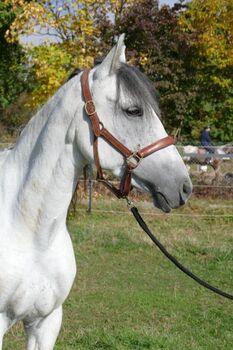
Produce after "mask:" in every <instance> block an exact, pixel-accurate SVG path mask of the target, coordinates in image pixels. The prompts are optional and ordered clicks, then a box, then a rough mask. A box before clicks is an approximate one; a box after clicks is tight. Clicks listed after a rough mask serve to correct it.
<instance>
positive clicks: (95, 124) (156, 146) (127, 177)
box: [81, 69, 174, 198]
mask: <svg viewBox="0 0 233 350" xmlns="http://www.w3.org/2000/svg"><path fill="white" fill-rule="evenodd" d="M89 72H90V70H89V69H86V70H85V71H84V72H83V74H82V76H81V85H82V92H83V97H84V101H85V111H86V114H87V115H88V117H89V119H90V121H91V125H92V131H93V134H94V141H93V154H94V161H95V165H96V168H97V181H100V182H102V183H103V184H104V185H105V186H106V187H107V188H108V189H109V190H110V191H111V192H112V193H114V194H115V196H117V197H118V198H126V197H127V195H128V194H129V192H130V190H131V189H132V185H131V179H132V170H134V169H135V168H136V167H137V166H138V165H139V164H140V162H141V161H142V159H143V158H146V157H148V156H149V155H150V154H152V153H154V152H157V151H159V150H161V149H163V148H165V147H168V146H170V145H173V144H174V139H173V137H171V136H166V137H164V138H162V139H160V140H158V141H156V142H154V143H152V144H150V145H149V146H146V147H144V148H142V149H140V150H137V151H134V152H133V151H131V150H129V149H128V148H127V147H126V146H124V145H123V144H122V143H121V142H120V141H118V140H117V139H116V138H115V137H114V136H113V135H112V134H111V133H110V132H109V131H108V130H107V129H106V128H105V127H104V125H103V123H102V122H101V121H100V119H99V117H98V114H97V112H96V108H95V104H94V101H93V99H92V95H91V92H90V88H89ZM99 137H102V138H103V139H104V140H106V141H107V142H108V143H109V144H110V145H111V146H112V147H114V148H115V149H116V150H117V151H118V152H119V153H121V154H122V155H123V157H124V158H125V171H124V174H123V176H122V179H121V182H120V187H119V188H117V187H115V186H114V185H113V184H112V183H111V182H110V181H108V180H107V179H105V177H104V174H103V170H102V167H101V164H100V159H99V152H98V138H99Z"/></svg>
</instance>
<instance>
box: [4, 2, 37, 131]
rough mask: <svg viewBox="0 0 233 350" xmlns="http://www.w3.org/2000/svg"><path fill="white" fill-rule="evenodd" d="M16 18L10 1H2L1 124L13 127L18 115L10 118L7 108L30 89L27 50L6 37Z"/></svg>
mask: <svg viewBox="0 0 233 350" xmlns="http://www.w3.org/2000/svg"><path fill="white" fill-rule="evenodd" d="M14 19H15V12H14V9H13V7H12V6H11V4H10V3H8V2H6V1H0V124H1V125H0V126H4V127H8V128H13V127H15V126H16V125H17V120H16V119H17V117H16V116H14V117H11V118H9V115H8V113H7V112H6V111H7V108H8V107H9V106H10V105H11V104H12V103H16V101H17V100H18V99H19V98H20V96H21V95H22V94H23V93H25V92H27V91H29V90H30V87H31V81H30V80H28V79H27V78H28V71H29V67H28V66H27V65H26V64H25V52H24V50H23V48H22V46H21V45H20V44H19V43H18V42H15V43H9V42H7V41H6V39H5V34H6V31H7V30H8V29H9V27H10V25H11V24H12V22H13V21H14Z"/></svg>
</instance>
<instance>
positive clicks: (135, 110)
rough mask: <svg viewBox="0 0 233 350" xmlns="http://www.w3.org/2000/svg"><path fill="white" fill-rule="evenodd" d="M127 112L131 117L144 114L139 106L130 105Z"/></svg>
mask: <svg viewBox="0 0 233 350" xmlns="http://www.w3.org/2000/svg"><path fill="white" fill-rule="evenodd" d="M125 112H126V113H127V114H128V115H129V116H130V117H141V116H142V115H143V110H142V109H141V108H139V107H137V106H134V107H129V108H127V109H126V110H125Z"/></svg>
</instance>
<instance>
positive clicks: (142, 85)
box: [116, 63, 160, 117]
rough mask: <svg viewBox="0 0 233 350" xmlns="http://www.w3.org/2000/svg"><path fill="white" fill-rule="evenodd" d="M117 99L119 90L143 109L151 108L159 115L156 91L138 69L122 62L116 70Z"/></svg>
mask: <svg viewBox="0 0 233 350" xmlns="http://www.w3.org/2000/svg"><path fill="white" fill-rule="evenodd" d="M116 77H117V95H118V96H117V100H118V101H119V99H120V91H121V89H122V91H123V93H124V94H127V95H128V97H129V98H131V99H132V100H134V101H135V102H137V104H138V105H139V106H140V107H142V108H143V109H144V110H149V109H150V108H152V109H153V110H154V111H155V113H156V115H157V116H158V117H159V116H160V110H159V106H158V93H157V91H156V90H155V88H154V86H153V85H152V83H151V82H150V80H149V79H148V78H147V77H146V76H145V75H144V74H143V73H142V72H140V70H139V69H137V68H136V67H133V66H129V65H128V64H125V63H122V64H121V65H120V67H119V69H118V70H117V72H116Z"/></svg>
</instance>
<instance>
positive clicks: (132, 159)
mask: <svg viewBox="0 0 233 350" xmlns="http://www.w3.org/2000/svg"><path fill="white" fill-rule="evenodd" d="M142 159H143V158H142V157H140V156H139V155H138V153H137V151H135V152H134V153H132V154H131V155H130V156H129V157H128V158H126V163H127V165H128V167H129V168H130V169H135V168H136V167H137V166H138V165H139V164H140V163H141V161H142Z"/></svg>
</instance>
